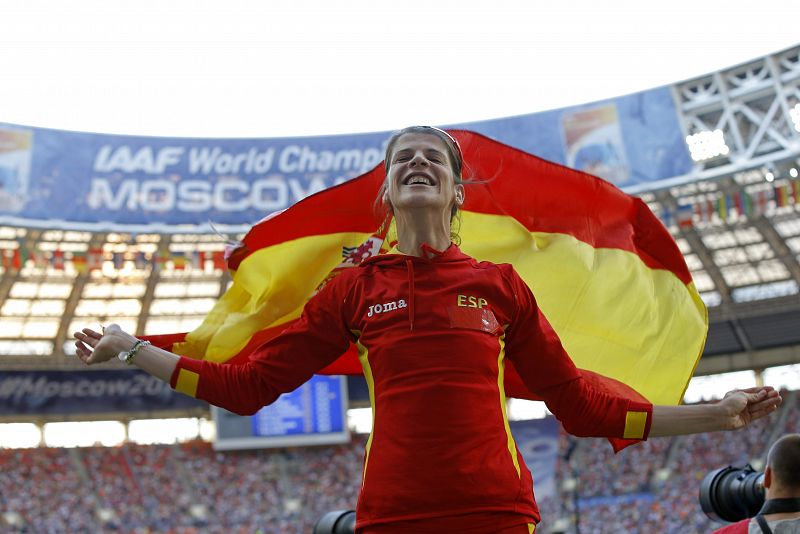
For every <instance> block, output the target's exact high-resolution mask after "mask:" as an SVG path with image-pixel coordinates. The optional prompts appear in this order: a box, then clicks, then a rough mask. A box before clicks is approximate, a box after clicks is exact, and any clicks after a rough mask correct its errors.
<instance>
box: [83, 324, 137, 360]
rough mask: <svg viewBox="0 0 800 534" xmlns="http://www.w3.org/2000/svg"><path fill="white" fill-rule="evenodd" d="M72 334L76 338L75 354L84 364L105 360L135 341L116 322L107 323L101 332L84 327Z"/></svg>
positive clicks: (130, 345) (127, 347)
mask: <svg viewBox="0 0 800 534" xmlns="http://www.w3.org/2000/svg"><path fill="white" fill-rule="evenodd" d="M74 336H75V339H76V340H77V341H75V347H76V351H75V354H76V355H77V356H78V358H80V359H81V361H83V363H85V364H86V365H92V364H95V363H102V362H107V361H108V360H110V359H112V358H114V357H116V356H117V354H119V353H120V352H123V351H126V350H130V348H131V347H133V344H134V343H136V338H135V337H133V336H132V335H130V334H127V333H125V332H123V331H122V329H121V328H120V327H119V326H118V325H116V324H111V325H108V326H107V327H105V328H103V331H102V332H96V331H94V330H92V329H91V328H84V329H83V330H81V331H80V332H75V333H74Z"/></svg>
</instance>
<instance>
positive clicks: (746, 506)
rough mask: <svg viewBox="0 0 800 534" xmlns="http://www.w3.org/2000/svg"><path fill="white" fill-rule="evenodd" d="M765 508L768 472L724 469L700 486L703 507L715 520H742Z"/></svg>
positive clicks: (746, 468)
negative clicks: (765, 479)
mask: <svg viewBox="0 0 800 534" xmlns="http://www.w3.org/2000/svg"><path fill="white" fill-rule="evenodd" d="M763 505H764V473H760V472H758V471H756V470H755V469H753V468H752V467H751V466H750V465H747V466H745V467H743V468H739V467H733V466H728V467H723V468H722V469H717V470H716V471H712V472H710V473H709V474H707V475H706V476H705V478H704V479H703V482H701V483H700V507H701V508H702V509H703V512H705V514H706V515H707V516H708V517H709V518H711V519H713V520H715V521H729V522H734V521H741V520H742V519H746V518H748V517H753V516H755V515H756V514H757V513H758V511H759V510H761V507H762V506H763Z"/></svg>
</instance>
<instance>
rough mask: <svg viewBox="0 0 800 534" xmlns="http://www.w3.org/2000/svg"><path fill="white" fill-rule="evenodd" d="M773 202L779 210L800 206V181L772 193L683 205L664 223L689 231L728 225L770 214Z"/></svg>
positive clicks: (666, 216) (726, 196)
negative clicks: (718, 222) (713, 223)
mask: <svg viewBox="0 0 800 534" xmlns="http://www.w3.org/2000/svg"><path fill="white" fill-rule="evenodd" d="M770 201H774V206H775V207H776V208H782V207H784V206H790V205H792V204H794V205H800V180H794V181H792V182H787V183H784V184H779V185H775V186H774V187H772V188H769V189H762V190H761V191H756V192H753V193H748V192H747V191H740V192H738V193H728V194H724V195H720V196H719V197H718V198H716V199H713V200H712V199H707V200H699V201H696V202H692V203H685V204H679V205H678V209H677V210H675V211H672V210H665V211H664V212H662V214H661V219H662V220H663V222H664V224H665V225H666V226H670V224H672V223H673V222H676V223H677V224H678V226H680V227H683V228H686V227H691V226H694V224H695V223H696V222H698V221H699V222H703V223H706V222H710V221H711V220H712V219H714V217H715V216H716V217H718V218H719V219H720V220H722V221H723V222H727V221H728V220H729V219H731V218H733V216H734V214H736V216H738V217H741V216H746V217H748V218H752V217H759V216H761V215H764V214H765V213H767V210H768V209H769V208H770Z"/></svg>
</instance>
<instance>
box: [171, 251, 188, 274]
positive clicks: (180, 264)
mask: <svg viewBox="0 0 800 534" xmlns="http://www.w3.org/2000/svg"><path fill="white" fill-rule="evenodd" d="M172 266H173V268H174V269H175V270H176V271H183V270H185V269H186V255H185V254H184V253H183V252H173V253H172Z"/></svg>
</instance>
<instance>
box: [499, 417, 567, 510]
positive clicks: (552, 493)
mask: <svg viewBox="0 0 800 534" xmlns="http://www.w3.org/2000/svg"><path fill="white" fill-rule="evenodd" d="M509 427H510V428H511V433H512V434H513V436H514V441H516V442H517V447H519V452H520V454H522V458H523V459H524V460H525V464H526V465H527V466H528V469H530V471H531V473H532V474H533V488H534V491H535V493H536V498H537V499H545V498H547V497H557V496H558V491H557V488H556V467H557V462H558V432H559V429H560V426H559V424H558V421H556V418H555V417H552V416H550V417H545V418H544V419H533V420H530V421H511V422H510V423H509Z"/></svg>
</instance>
